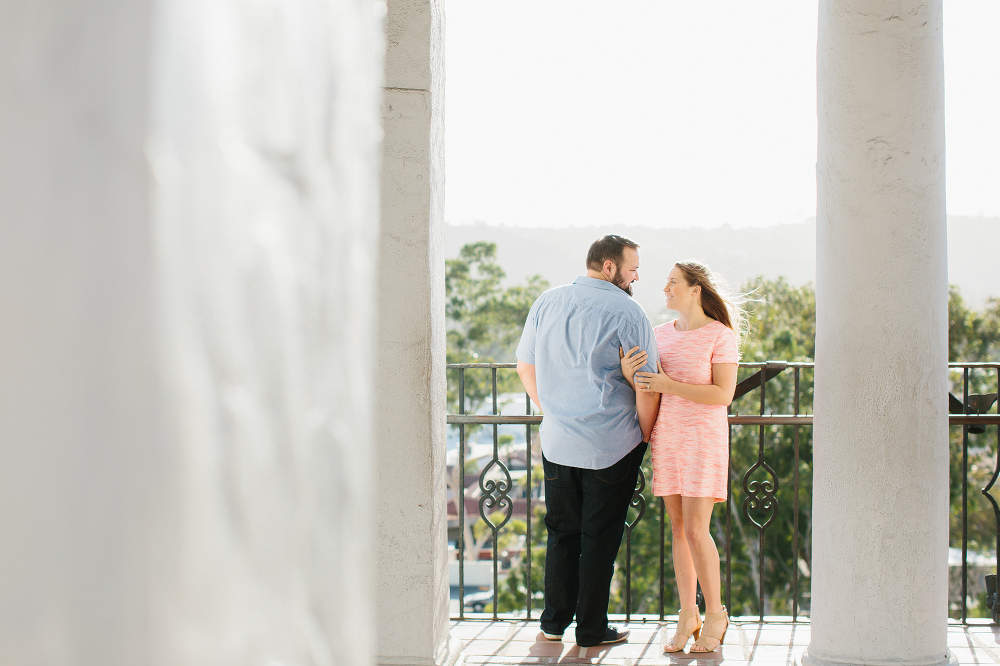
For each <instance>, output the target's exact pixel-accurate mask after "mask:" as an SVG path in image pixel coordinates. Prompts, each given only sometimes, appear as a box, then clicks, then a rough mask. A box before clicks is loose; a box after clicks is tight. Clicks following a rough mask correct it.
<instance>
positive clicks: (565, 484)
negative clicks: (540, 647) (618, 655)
mask: <svg viewBox="0 0 1000 666" xmlns="http://www.w3.org/2000/svg"><path fill="white" fill-rule="evenodd" d="M645 453H646V444H639V445H638V446H636V447H635V449H633V450H632V451H631V452H630V453H628V454H627V455H626V456H625V457H624V458H622V459H621V460H619V461H618V462H616V463H615V464H614V465H612V466H611V467H606V468H604V469H581V468H579V467H566V466H565V465H559V464H556V463H554V462H551V461H549V460H546V459H545V457H544V456H543V457H542V464H543V465H544V468H545V509H546V514H545V527H547V528H548V533H549V541H548V547H547V549H546V552H545V610H544V611H543V612H542V617H541V625H542V631H544V632H546V633H550V634H561V633H563V632H564V631H565V630H566V627H568V626H569V624H570V622H572V621H573V615H574V613H575V614H576V642H577V644H579V645H580V646H583V647H587V646H591V645H599V644H600V643H601V642H602V641H603V640H604V639H605V636H606V634H607V630H608V597H609V596H610V592H611V576H612V575H613V574H614V566H615V557H616V556H617V555H618V549H619V547H620V546H621V544H622V533H623V532H624V531H625V518H626V515H627V513H628V505H629V502H630V501H631V500H632V494H633V492H634V491H635V482H636V479H637V478H638V475H639V466H640V465H641V464H642V457H643V456H644V455H645Z"/></svg>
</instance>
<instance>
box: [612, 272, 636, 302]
mask: <svg viewBox="0 0 1000 666" xmlns="http://www.w3.org/2000/svg"><path fill="white" fill-rule="evenodd" d="M611 283H612V284H613V285H615V286H616V287H618V288H619V289H621V290H622V291H624V292H625V293H626V294H628V295H629V296H631V295H632V283H631V282H628V281H627V280H626V279H625V276H623V275H622V273H621V271H620V270H616V271H615V277H614V280H612V282H611Z"/></svg>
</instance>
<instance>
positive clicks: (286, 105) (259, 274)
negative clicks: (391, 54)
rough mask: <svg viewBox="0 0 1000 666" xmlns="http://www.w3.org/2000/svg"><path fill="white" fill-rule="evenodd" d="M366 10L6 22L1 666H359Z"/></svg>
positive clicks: (368, 356)
mask: <svg viewBox="0 0 1000 666" xmlns="http://www.w3.org/2000/svg"><path fill="white" fill-rule="evenodd" d="M383 53H384V41H383V34H382V16H381V15H379V14H378V13H373V11H372V3H371V2H367V1H360V0H327V1H326V2H322V3H221V4H220V3H204V2H200V0H157V1H153V0H145V1H143V0H127V1H126V0H91V1H89V2H86V3H80V2H70V1H69V0H37V1H31V2H29V1H28V0H12V1H8V2H4V3H0V664H5V665H6V664H10V665H14V664H19V665H21V664H23V665H28V664H30V665H32V666H42V665H45V666H48V665H51V666H76V665H94V666H118V665H121V666H135V665H138V664H152V665H163V666H167V665H169V666H179V665H180V666H183V665H189V664H190V665H205V666H225V665H234V666H235V665H241V666H242V665H245V666H257V665H260V666H264V665H273V666H277V665H279V664H280V665H283V666H298V665H305V664H344V665H349V666H356V665H364V664H370V663H372V661H373V659H374V646H375V638H374V626H373V616H374V604H373V594H372V589H373V584H372V579H373V574H374V568H373V566H372V563H371V557H370V553H371V546H372V542H373V533H374V528H373V523H374V520H373V519H374V511H373V510H372V504H373V501H374V483H373V480H374V465H373V463H374V453H373V445H372V428H371V423H372V405H373V399H372V369H373V365H374V364H373V362H372V358H373V355H374V352H375V339H374V337H373V336H372V335H371V331H372V330H373V329H374V327H375V324H376V316H375V315H376V307H375V301H376V295H375V293H374V292H375V289H374V280H375V278H376V274H375V268H374V267H375V265H376V260H377V255H378V250H377V243H378V177H379V171H378V165H379V154H378V141H379V137H378V134H379V101H380V98H381V92H382V91H381V86H382V76H383V71H382V64H383Z"/></svg>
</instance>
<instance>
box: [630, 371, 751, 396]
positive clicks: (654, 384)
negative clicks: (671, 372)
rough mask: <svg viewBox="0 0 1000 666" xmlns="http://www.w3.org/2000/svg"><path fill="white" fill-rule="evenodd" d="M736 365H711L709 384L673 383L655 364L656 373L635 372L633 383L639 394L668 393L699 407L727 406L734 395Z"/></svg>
mask: <svg viewBox="0 0 1000 666" xmlns="http://www.w3.org/2000/svg"><path fill="white" fill-rule="evenodd" d="M737 367H738V364H736V363H713V364H712V383H711V384H685V383H684V382H678V381H674V380H673V379H671V378H670V377H668V376H667V375H666V374H664V372H663V368H661V367H660V364H659V363H657V364H656V370H657V372H656V373H652V372H637V373H635V382H636V385H637V387H638V388H637V389H636V390H637V391H638V392H641V393H654V392H655V393H668V394H670V395H676V396H678V397H680V398H684V399H685V400H690V401H691V402H697V403H699V404H701V405H728V404H730V403H731V402H732V401H733V394H735V393H736V369H737Z"/></svg>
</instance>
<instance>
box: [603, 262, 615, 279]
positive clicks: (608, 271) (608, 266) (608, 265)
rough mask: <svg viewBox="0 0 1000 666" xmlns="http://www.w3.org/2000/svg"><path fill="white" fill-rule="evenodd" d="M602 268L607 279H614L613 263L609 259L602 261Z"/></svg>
mask: <svg viewBox="0 0 1000 666" xmlns="http://www.w3.org/2000/svg"><path fill="white" fill-rule="evenodd" d="M603 268H604V271H603V272H604V274H605V275H607V276H608V277H614V275H615V262H613V261H611V260H610V259H605V260H604V267H603Z"/></svg>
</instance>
